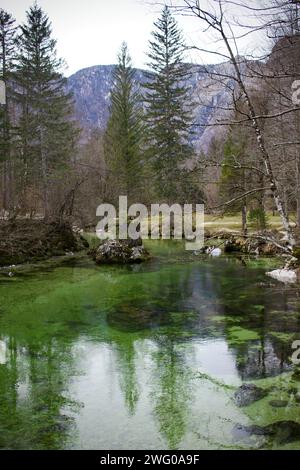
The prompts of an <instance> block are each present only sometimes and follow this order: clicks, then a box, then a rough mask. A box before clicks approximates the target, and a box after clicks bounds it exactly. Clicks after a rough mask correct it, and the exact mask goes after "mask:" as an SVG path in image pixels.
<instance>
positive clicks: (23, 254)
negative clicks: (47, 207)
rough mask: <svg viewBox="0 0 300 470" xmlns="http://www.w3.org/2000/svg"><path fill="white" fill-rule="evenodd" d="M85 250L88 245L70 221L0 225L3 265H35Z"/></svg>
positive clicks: (19, 221) (7, 222) (7, 223)
mask: <svg viewBox="0 0 300 470" xmlns="http://www.w3.org/2000/svg"><path fill="white" fill-rule="evenodd" d="M84 248H88V242H87V241H86V240H85V239H84V238H83V237H82V236H81V235H80V234H76V233H74V231H73V230H72V227H71V225H70V224H69V223H68V222H60V221H57V220H53V221H49V222H45V221H43V220H28V219H26V220H15V221H2V222H1V224H0V266H9V265H16V264H23V263H27V262H31V263H32V262H35V261H39V260H44V259H48V258H52V257H55V256H62V255H66V254H68V253H70V252H78V251H80V250H83V249H84Z"/></svg>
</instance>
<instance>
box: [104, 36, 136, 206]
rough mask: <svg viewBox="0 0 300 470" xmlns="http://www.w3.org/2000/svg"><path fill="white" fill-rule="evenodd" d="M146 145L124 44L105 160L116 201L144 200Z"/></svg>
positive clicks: (113, 96)
mask: <svg viewBox="0 0 300 470" xmlns="http://www.w3.org/2000/svg"><path fill="white" fill-rule="evenodd" d="M142 143H143V123H142V107H141V97H140V93H139V90H138V88H137V83H136V81H135V70H134V69H133V68H132V65H131V58H130V55H129V53H128V48H127V45H126V43H123V44H122V46H121V50H120V53H119V55H118V64H117V66H116V68H115V71H114V85H113V88H112V91H111V108H110V118H109V121H108V125H107V129H106V133H105V159H106V165H107V168H108V179H109V181H111V184H112V185H113V193H114V194H113V196H114V197H118V196H119V195H121V194H124V195H127V196H128V199H129V201H131V202H137V201H139V200H140V197H141V187H142V180H143V175H142ZM136 198H138V199H136Z"/></svg>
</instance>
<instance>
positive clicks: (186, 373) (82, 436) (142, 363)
mask: <svg viewBox="0 0 300 470" xmlns="http://www.w3.org/2000/svg"><path fill="white" fill-rule="evenodd" d="M150 250H151V251H152V254H153V259H152V260H151V261H150V262H149V263H145V264H142V265H134V266H121V267H99V266H95V265H94V263H93V262H92V261H90V260H89V259H88V258H87V257H85V256H81V257H78V258H75V257H74V258H69V259H67V260H64V261H61V262H59V263H58V264H57V263H56V264H55V265H54V264H53V263H47V264H44V265H40V266H38V267H36V268H35V269H33V268H32V269H31V268H30V269H26V270H23V271H22V270H21V271H18V272H17V273H16V275H15V276H14V277H12V278H8V277H7V276H2V277H0V299H1V300H0V448H9V449H224V448H225V449H227V448H234V449H239V448H243V449H249V448H285V449H290V448H291V449H294V448H298V449H299V448H300V437H299V436H298V435H291V436H290V435H289V436H288V438H282V436H281V435H278V434H276V433H275V434H274V433H273V434H272V435H271V436H269V435H267V436H266V435H255V434H253V433H252V432H248V431H247V432H246V431H245V430H243V431H242V432H241V431H238V430H240V429H244V428H243V426H248V425H251V424H252V425H253V424H255V425H257V426H267V425H269V424H271V423H277V422H281V421H293V422H295V423H299V424H300V404H299V402H298V398H299V397H298V393H299V392H300V382H299V381H298V380H299V379H298V378H297V374H296V373H295V366H294V365H293V364H292V362H291V354H292V352H293V350H292V348H291V345H292V342H293V340H294V339H296V338H300V336H299V332H300V290H299V289H298V288H297V287H295V286H284V285H282V284H279V283H278V282H276V281H273V280H271V279H270V278H268V277H266V276H265V271H266V262H265V261H264V260H262V261H257V260H246V265H245V262H244V261H243V260H242V259H240V258H234V257H231V258H226V257H221V258H217V259H212V258H211V259H207V258H201V257H199V256H195V255H193V254H191V253H189V252H185V251H184V249H183V246H182V245H181V244H180V243H175V242H169V243H168V242H157V243H152V244H151V245H150ZM243 383H255V384H256V385H258V386H260V387H263V388H265V389H267V391H268V393H267V396H266V397H265V398H263V399H261V400H259V401H256V402H254V403H253V404H251V405H249V406H245V407H238V406H236V404H235V402H234V400H233V395H234V392H235V390H236V388H237V387H239V386H240V385H241V384H243ZM274 401H277V402H278V401H280V403H283V404H284V406H273V405H272V403H274ZM270 402H271V403H270ZM241 426H242V428H241Z"/></svg>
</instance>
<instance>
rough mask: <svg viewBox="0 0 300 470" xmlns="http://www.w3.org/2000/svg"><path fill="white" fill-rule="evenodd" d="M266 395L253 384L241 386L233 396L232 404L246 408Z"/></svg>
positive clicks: (265, 391)
mask: <svg viewBox="0 0 300 470" xmlns="http://www.w3.org/2000/svg"><path fill="white" fill-rule="evenodd" d="M267 394H268V392H267V390H264V389H263V388H260V387H257V385H254V384H243V385H241V387H239V388H238V389H237V390H236V392H235V394H234V398H233V399H234V402H235V404H236V405H237V406H248V405H250V404H251V403H254V402H255V401H258V400H261V399H262V398H264V397H265V396H266V395H267Z"/></svg>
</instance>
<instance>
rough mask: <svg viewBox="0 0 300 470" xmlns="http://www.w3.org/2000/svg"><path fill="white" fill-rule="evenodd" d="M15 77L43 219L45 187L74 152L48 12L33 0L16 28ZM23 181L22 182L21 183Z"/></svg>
mask: <svg viewBox="0 0 300 470" xmlns="http://www.w3.org/2000/svg"><path fill="white" fill-rule="evenodd" d="M19 47H20V56H19V58H18V59H19V60H18V66H17V73H16V80H17V87H18V90H20V91H19V92H18V93H17V99H18V101H19V103H20V105H21V108H22V117H21V120H20V125H19V135H20V138H21V141H22V149H21V154H22V158H23V161H24V173H25V175H27V178H28V177H29V175H30V178H31V184H32V180H34V181H36V182H37V181H39V180H41V183H42V184H41V188H40V189H41V191H42V200H43V209H44V215H45V217H48V216H49V215H50V203H51V201H50V196H51V194H50V187H51V186H53V184H54V182H55V180H56V179H59V178H63V174H64V169H66V166H67V164H68V163H69V162H70V159H71V157H72V156H73V152H74V142H75V140H76V135H77V132H76V129H75V128H74V123H73V122H72V120H71V115H72V101H71V96H70V95H69V94H67V93H66V91H65V84H66V81H65V79H64V78H63V76H62V74H61V67H62V65H63V61H62V60H61V59H58V58H57V55H56V41H55V40H54V39H53V38H52V30H51V23H50V21H49V18H48V16H47V15H46V14H45V13H44V12H43V10H42V9H41V8H40V7H39V6H38V5H37V4H36V3H35V4H34V5H33V6H32V7H31V8H30V9H29V11H28V12H27V23H26V24H23V25H22V26H21V35H20V37H19ZM27 184H28V181H25V187H26V185H27Z"/></svg>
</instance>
